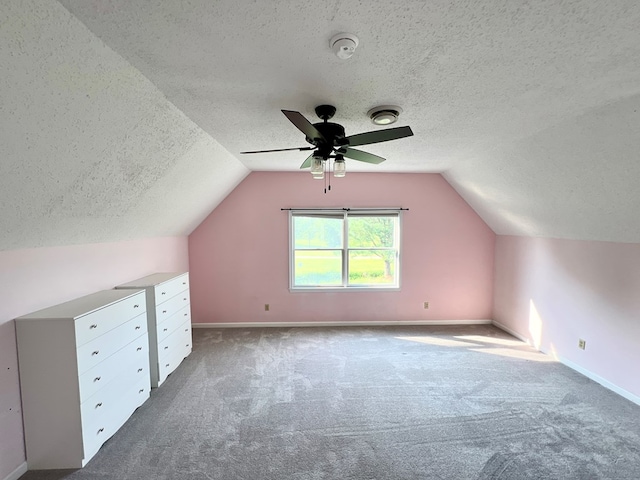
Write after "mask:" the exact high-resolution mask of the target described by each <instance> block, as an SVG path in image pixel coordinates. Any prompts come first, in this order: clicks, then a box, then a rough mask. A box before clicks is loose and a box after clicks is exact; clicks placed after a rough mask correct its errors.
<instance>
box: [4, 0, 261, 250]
mask: <svg viewBox="0 0 640 480" xmlns="http://www.w3.org/2000/svg"><path fill="white" fill-rule="evenodd" d="M0 22H1V24H0V64H1V65H2V75H1V76H0V95H1V97H0V98H1V103H0V131H1V132H2V134H1V135H2V141H1V142H0V221H1V225H2V228H1V229H0V249H1V250H9V249H18V248H28V247H42V246H54V245H70V244H81V243H97V242H112V241H121V240H129V239H134V238H145V237H157V236H170V235H185V234H188V233H190V232H191V231H192V230H193V229H194V228H195V227H196V226H197V225H198V224H199V223H200V222H201V221H202V219H203V218H204V217H205V216H206V215H207V214H208V213H209V212H210V211H211V210H212V209H213V208H214V207H215V206H216V205H217V204H218V203H219V202H220V201H221V200H222V199H223V198H224V197H225V196H226V195H227V193H228V192H230V191H231V190H232V189H233V188H234V187H235V185H236V184H237V183H239V182H240V180H242V178H244V176H245V175H246V174H247V173H248V169H247V168H246V167H245V166H244V165H242V163H240V162H239V161H238V160H237V159H236V158H234V157H233V155H231V154H230V153H229V152H228V151H227V150H226V149H225V148H224V147H222V146H221V145H220V144H219V143H218V142H217V141H216V140H214V139H213V138H212V137H211V136H210V135H209V134H208V133H207V132H205V131H203V130H202V128H200V127H199V126H198V125H196V124H195V123H194V122H193V121H192V120H190V119H189V118H188V117H187V116H186V115H185V114H184V113H183V112H181V111H180V110H179V109H178V108H176V107H175V106H174V105H173V104H172V103H170V102H169V101H168V100H167V99H166V98H165V97H164V95H163V94H162V92H160V91H159V90H158V89H157V88H156V87H155V86H154V85H153V84H152V83H151V82H150V81H149V80H148V79H146V78H145V77H144V76H143V75H142V74H141V73H140V72H139V71H138V70H137V69H136V68H134V67H133V66H131V65H130V64H129V63H127V62H126V61H125V60H124V59H123V58H122V57H121V56H120V55H118V54H117V53H115V52H113V51H112V50H111V49H110V48H109V47H107V46H105V45H104V44H103V42H102V41H101V40H99V39H98V38H97V37H96V36H95V35H93V34H92V33H91V32H89V31H88V30H87V29H86V27H85V26H84V25H83V24H82V23H80V21H79V20H77V19H76V18H75V17H74V16H72V15H71V14H70V13H69V12H68V11H67V10H65V9H64V8H63V7H62V6H61V5H60V4H59V3H57V2H55V1H34V0H3V1H2V2H0Z"/></svg>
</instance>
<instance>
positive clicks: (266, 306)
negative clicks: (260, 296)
mask: <svg viewBox="0 0 640 480" xmlns="http://www.w3.org/2000/svg"><path fill="white" fill-rule="evenodd" d="M264 311H265V312H268V311H269V304H268V303H265V304H264Z"/></svg>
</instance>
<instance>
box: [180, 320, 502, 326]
mask: <svg viewBox="0 0 640 480" xmlns="http://www.w3.org/2000/svg"><path fill="white" fill-rule="evenodd" d="M491 323H492V320H482V319H480V320H415V321H414V320H406V321H395V322H394V321H374V322H237V323H192V324H191V326H192V327H193V328H268V327H278V328H283V327H285V328H286V327H387V326H398V325H403V326H404V325H417V326H425V325H434V326H436V325H490V324H491Z"/></svg>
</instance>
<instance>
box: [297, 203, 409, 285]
mask: <svg viewBox="0 0 640 480" xmlns="http://www.w3.org/2000/svg"><path fill="white" fill-rule="evenodd" d="M297 217H311V218H332V219H341V220H342V248H336V247H334V246H331V247H309V248H305V247H296V246H295V241H296V238H295V227H294V225H295V219H296V218H297ZM358 217H389V218H395V219H396V221H395V222H394V223H393V229H394V231H393V246H385V247H375V246H357V247H350V246H349V245H348V243H349V237H348V234H349V231H348V224H349V222H348V219H349V218H358ZM400 217H401V215H400V211H395V212H393V213H389V212H388V211H381V212H376V211H367V212H366V213H365V212H357V211H356V212H353V211H337V212H335V213H334V212H322V213H319V212H317V211H295V212H294V211H290V212H289V231H290V232H289V263H290V264H289V288H290V289H291V290H331V289H338V290H342V291H345V290H356V289H366V290H372V289H381V290H390V289H398V288H400V227H401V225H400V223H401V220H400ZM330 251H339V252H341V255H342V284H341V285H337V284H332V285H322V284H301V283H300V284H298V283H296V275H297V271H296V253H297V252H307V253H310V252H330ZM355 251H371V252H373V251H376V252H395V255H393V258H392V267H391V268H392V270H393V282H392V283H380V282H362V281H350V280H349V278H350V264H349V260H350V258H351V253H352V252H355Z"/></svg>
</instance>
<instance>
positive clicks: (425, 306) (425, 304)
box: [424, 302, 429, 310]
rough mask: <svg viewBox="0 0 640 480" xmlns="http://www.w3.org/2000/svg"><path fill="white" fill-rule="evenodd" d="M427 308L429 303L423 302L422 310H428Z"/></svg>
mask: <svg viewBox="0 0 640 480" xmlns="http://www.w3.org/2000/svg"><path fill="white" fill-rule="evenodd" d="M428 308H429V302H424V309H425V310H426V309H428Z"/></svg>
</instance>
